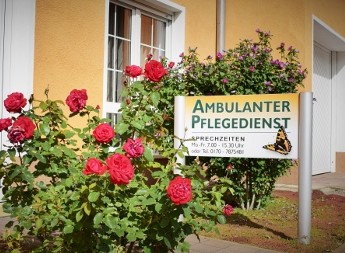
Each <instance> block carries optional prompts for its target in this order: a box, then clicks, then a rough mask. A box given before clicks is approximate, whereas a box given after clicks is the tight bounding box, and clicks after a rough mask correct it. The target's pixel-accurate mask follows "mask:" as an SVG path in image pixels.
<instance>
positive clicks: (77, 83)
mask: <svg viewBox="0 0 345 253" xmlns="http://www.w3.org/2000/svg"><path fill="white" fill-rule="evenodd" d="M35 21H36V26H35V27H36V28H35V29H36V30H35V57H34V94H35V97H36V98H37V99H43V98H44V97H45V96H44V90H45V89H46V88H47V87H49V98H50V99H60V100H65V99H66V97H67V96H68V94H69V92H70V91H71V90H72V89H87V93H88V96H89V100H88V101H89V102H88V104H90V105H94V106H96V105H97V104H100V105H101V103H102V96H103V94H102V90H103V65H104V32H105V1H95V0H73V1H71V0H36V20H35Z"/></svg>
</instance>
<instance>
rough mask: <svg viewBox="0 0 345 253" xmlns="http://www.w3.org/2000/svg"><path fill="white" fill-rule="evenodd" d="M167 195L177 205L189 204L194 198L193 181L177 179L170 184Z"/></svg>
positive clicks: (178, 177) (179, 177)
mask: <svg viewBox="0 0 345 253" xmlns="http://www.w3.org/2000/svg"><path fill="white" fill-rule="evenodd" d="M167 194H168V197H169V198H170V199H171V201H172V202H173V203H174V204H175V205H183V204H186V203H188V202H189V201H190V200H191V199H192V197H193V195H192V184H191V180H190V179H188V178H183V177H181V176H177V177H175V178H174V179H173V180H171V181H170V183H169V186H168V189H167Z"/></svg>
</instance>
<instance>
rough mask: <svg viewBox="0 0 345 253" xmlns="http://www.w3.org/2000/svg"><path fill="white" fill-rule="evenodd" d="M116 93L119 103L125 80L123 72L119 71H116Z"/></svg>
mask: <svg viewBox="0 0 345 253" xmlns="http://www.w3.org/2000/svg"><path fill="white" fill-rule="evenodd" d="M115 75H116V93H115V99H116V101H114V102H117V103H120V102H121V92H122V88H123V82H124V76H123V74H122V72H119V71H117V72H116V74H115Z"/></svg>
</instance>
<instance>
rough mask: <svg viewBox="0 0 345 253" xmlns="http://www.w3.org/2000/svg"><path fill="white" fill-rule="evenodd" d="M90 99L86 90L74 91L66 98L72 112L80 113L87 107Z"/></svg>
mask: <svg viewBox="0 0 345 253" xmlns="http://www.w3.org/2000/svg"><path fill="white" fill-rule="evenodd" d="M87 99H88V97H87V94H86V90H85V89H82V90H76V89H74V90H72V91H71V92H70V94H69V95H68V97H67V98H66V104H67V105H68V106H69V109H70V111H71V112H79V111H80V110H82V109H83V108H84V107H85V105H86V100H87Z"/></svg>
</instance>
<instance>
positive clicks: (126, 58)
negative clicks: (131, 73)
mask: <svg viewBox="0 0 345 253" xmlns="http://www.w3.org/2000/svg"><path fill="white" fill-rule="evenodd" d="M130 57H131V44H130V42H129V41H124V40H121V39H116V60H115V61H116V66H115V69H117V70H119V71H122V70H123V69H124V68H125V67H126V66H128V65H130Z"/></svg>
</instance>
